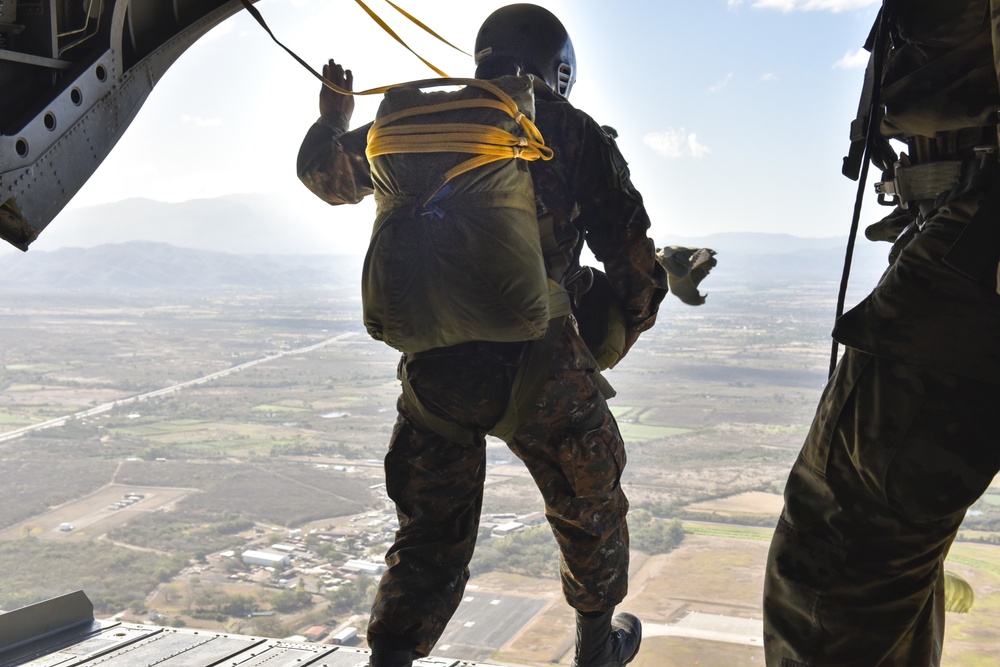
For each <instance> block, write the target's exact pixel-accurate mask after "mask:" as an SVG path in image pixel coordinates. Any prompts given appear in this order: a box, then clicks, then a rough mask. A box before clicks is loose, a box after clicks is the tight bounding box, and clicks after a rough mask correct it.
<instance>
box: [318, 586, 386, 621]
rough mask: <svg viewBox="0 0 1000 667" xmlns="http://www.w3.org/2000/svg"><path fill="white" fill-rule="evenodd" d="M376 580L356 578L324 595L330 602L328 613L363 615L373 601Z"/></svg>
mask: <svg viewBox="0 0 1000 667" xmlns="http://www.w3.org/2000/svg"><path fill="white" fill-rule="evenodd" d="M377 588H378V580H377V579H375V578H374V577H358V578H357V579H355V580H354V581H350V582H348V583H346V584H344V585H343V586H341V587H340V588H338V589H337V590H334V591H330V592H329V593H327V594H326V599H327V600H329V601H330V613H332V614H346V613H364V612H366V611H368V609H370V608H371V606H372V602H373V601H374V600H375V590H376V589H377Z"/></svg>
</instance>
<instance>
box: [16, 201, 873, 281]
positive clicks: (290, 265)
mask: <svg viewBox="0 0 1000 667" xmlns="http://www.w3.org/2000/svg"><path fill="white" fill-rule="evenodd" d="M355 208H356V207H355ZM339 210H344V211H347V209H339ZM339 210H338V214H339ZM328 211H329V207H326V206H325V205H321V208H320V209H312V210H306V211H304V212H303V211H302V210H297V209H296V206H295V204H289V203H288V202H282V201H278V200H276V199H274V198H271V197H266V196H264V195H248V196H241V197H222V198H217V199H203V200H193V201H188V202H182V203H176V204H169V203H163V202H156V201H151V200H145V199H129V200H124V201H121V202H117V203H113V204H104V205H100V206H94V207H89V208H82V209H76V210H70V211H65V212H63V213H62V214H60V216H59V217H57V218H56V220H55V221H54V222H53V223H52V225H50V229H46V230H45V231H44V232H43V234H42V236H41V237H40V239H39V240H38V241H36V242H35V244H34V245H33V246H32V247H31V249H30V250H29V251H28V252H27V253H20V252H16V251H10V252H3V253H0V290H19V291H20V290H31V291H41V290H77V291H85V290H148V289H181V290H188V289H230V288H231V289H296V288H302V287H304V286H313V287H332V286H338V287H348V286H356V285H359V284H360V276H361V264H362V261H363V253H364V251H365V247H366V243H365V240H366V234H367V228H368V226H369V225H370V222H367V221H370V217H369V216H370V213H369V212H366V211H363V212H361V213H360V215H357V214H355V213H354V212H351V215H354V216H355V218H356V220H353V221H348V222H345V221H344V220H343V219H342V218H343V214H340V215H341V218H340V219H338V220H336V222H335V223H331V222H330V220H329V217H330V216H331V214H330V213H329V212H328ZM347 235H353V240H351V241H350V242H347V241H345V237H346V236H347ZM670 242H671V244H672V245H684V246H692V247H707V248H712V249H714V250H716V251H717V252H718V256H717V259H718V261H719V264H718V266H717V267H716V268H715V269H714V270H713V273H712V276H711V277H710V280H711V281H712V282H713V283H715V284H716V285H720V284H727V283H732V282H746V281H750V282H753V281H754V280H755V279H759V280H764V281H768V282H770V283H774V282H775V281H780V282H793V283H794V282H797V281H836V280H839V278H840V273H841V269H842V266H843V263H844V254H845V247H846V238H839V237H827V238H809V237H797V236H793V235H789V234H767V233H746V232H740V233H735V232H734V233H723V234H713V235H708V236H704V237H701V238H676V237H675V238H672V239H670ZM888 250H889V246H888V245H887V244H875V243H870V242H867V241H865V240H864V239H863V238H862V239H860V240H859V241H858V245H857V249H856V251H855V256H854V260H853V265H854V266H853V274H854V275H855V276H856V278H857V279H858V280H861V281H866V282H869V283H871V282H874V280H875V279H877V277H878V275H879V274H880V273H881V271H882V270H883V269H884V267H885V262H886V256H887V254H888ZM589 263H593V262H592V261H591V262H589Z"/></svg>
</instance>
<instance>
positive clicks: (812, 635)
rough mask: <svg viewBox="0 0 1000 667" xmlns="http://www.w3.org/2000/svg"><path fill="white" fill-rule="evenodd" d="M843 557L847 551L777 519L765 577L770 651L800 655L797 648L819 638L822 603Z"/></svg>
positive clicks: (839, 572)
mask: <svg viewBox="0 0 1000 667" xmlns="http://www.w3.org/2000/svg"><path fill="white" fill-rule="evenodd" d="M846 559H847V552H846V550H844V549H842V548H839V547H837V546H836V545H833V544H831V543H829V542H826V541H824V540H821V539H818V538H816V537H813V536H811V535H809V534H808V533H806V532H804V531H802V530H799V529H797V528H796V527H795V526H793V525H791V524H790V523H788V522H787V521H786V520H785V518H784V517H781V518H780V519H778V525H777V527H776V528H775V531H774V537H773V538H772V540H771V548H770V551H769V552H768V557H767V569H766V571H765V577H764V643H765V647H766V648H767V650H768V652H769V653H770V654H773V655H784V656H788V655H793V656H799V657H801V650H803V649H804V648H805V647H809V646H814V645H817V644H818V643H819V641H820V639H821V635H822V632H823V625H822V623H821V619H820V618H819V614H820V606H821V602H822V600H823V596H824V594H825V592H826V591H827V590H828V589H829V588H830V587H831V586H832V585H833V584H834V583H835V582H836V581H837V580H838V579H839V578H840V577H841V575H842V573H843V571H844V563H845V562H846ZM806 650H808V649H806ZM793 664H794V663H793Z"/></svg>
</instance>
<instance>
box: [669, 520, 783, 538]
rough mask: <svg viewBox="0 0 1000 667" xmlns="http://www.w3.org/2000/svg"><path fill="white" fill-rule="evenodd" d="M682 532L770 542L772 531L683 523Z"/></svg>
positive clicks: (768, 529)
mask: <svg viewBox="0 0 1000 667" xmlns="http://www.w3.org/2000/svg"><path fill="white" fill-rule="evenodd" d="M683 525H684V532H685V533H689V534H691V535H708V536H711V537H732V538H735V539H738V540H756V541H760V542H770V541H771V536H772V535H773V534H774V531H773V530H772V529H770V528H755V527H752V526H735V525H734V526H729V525H719V524H712V523H694V522H690V521H685V522H684V524H683Z"/></svg>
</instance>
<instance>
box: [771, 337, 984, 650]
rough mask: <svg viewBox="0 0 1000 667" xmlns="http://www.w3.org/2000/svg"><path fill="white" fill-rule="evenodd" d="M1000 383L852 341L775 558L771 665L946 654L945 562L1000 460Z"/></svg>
mask: <svg viewBox="0 0 1000 667" xmlns="http://www.w3.org/2000/svg"><path fill="white" fill-rule="evenodd" d="M998 402H1000V386H997V385H988V384H986V383H982V382H975V381H971V380H967V379H964V378H959V377H956V376H953V375H949V374H947V373H942V372H938V371H932V370H930V369H926V368H919V367H914V366H908V365H905V364H900V363H894V362H892V361H890V360H885V359H879V358H876V357H870V356H868V355H865V354H862V353H859V352H856V351H854V350H848V351H847V354H846V355H845V357H844V360H843V361H842V362H841V364H840V366H839V367H838V369H837V373H836V375H835V376H834V377H833V378H832V379H831V381H830V384H829V385H828V387H827V389H826V391H825V392H824V396H823V399H822V400H821V403H820V407H819V410H818V411H817V415H816V419H815V420H814V422H813V426H812V429H811V430H810V434H809V436H808V438H807V440H806V443H805V445H804V447H803V449H802V452H801V453H800V455H799V458H798V460H797V461H796V463H795V465H794V466H793V468H792V471H791V474H790V476H789V479H788V483H787V485H786V488H785V509H784V512H783V513H782V517H781V519H780V520H779V523H778V527H777V529H776V531H775V534H774V538H773V540H772V542H771V549H770V553H769V555H768V563H767V572H766V575H765V582H764V646H765V653H766V660H767V664H768V666H769V667H779V666H781V667H796V666H799V665H803V666H808V667H828V666H834V665H836V666H841V665H843V666H847V665H851V666H852V667H855V666H856V667H875V666H884V667H890V666H897V665H898V666H902V665H906V666H909V665H914V666H916V665H919V666H921V667H932V666H935V665H938V664H939V663H940V659H941V648H942V643H943V635H944V609H943V599H942V597H943V585H942V582H943V564H944V559H945V556H946V555H947V552H948V549H949V547H950V545H951V542H952V540H953V539H954V537H955V534H956V532H957V530H958V527H959V525H960V524H961V522H962V519H963V517H964V515H965V511H966V509H967V508H968V507H969V506H970V505H971V504H972V503H973V502H975V501H976V499H977V498H978V497H979V496H980V495H981V494H982V493H983V492H984V490H985V489H986V488H987V487H988V486H989V484H990V481H991V480H992V478H993V476H994V474H995V473H996V472H997V468H998V465H1000V451H998V448H997V447H996V446H995V444H996V443H995V438H996V433H998V432H1000V414H998V413H1000V411H998V410H997V409H996V405H997V404H998Z"/></svg>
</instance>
